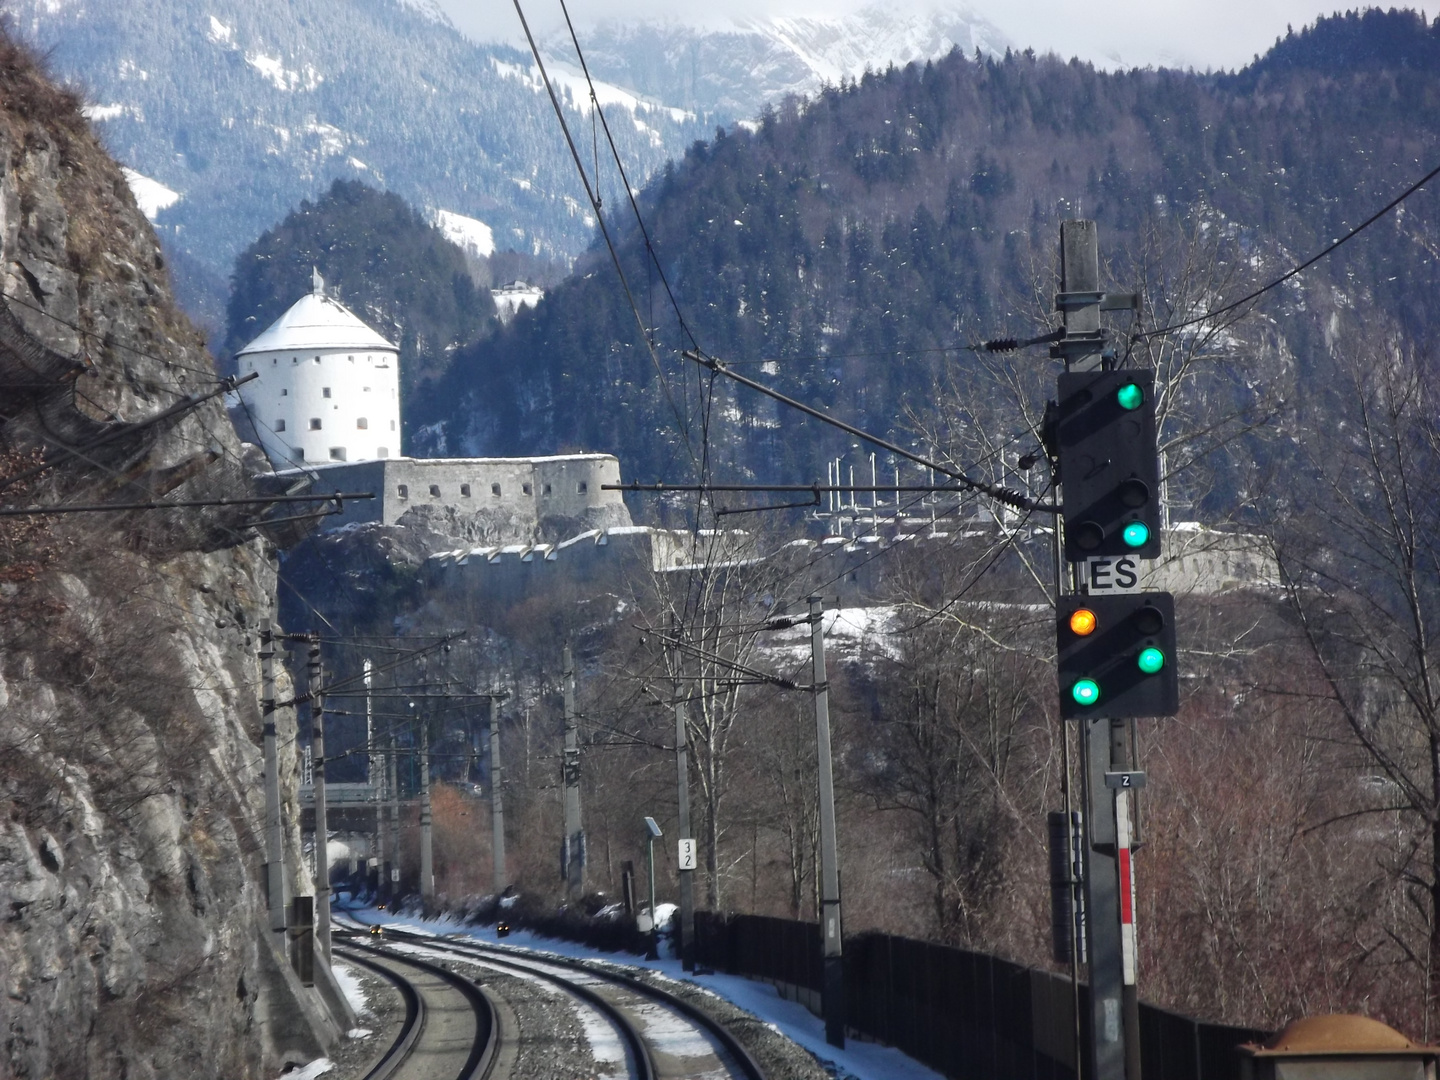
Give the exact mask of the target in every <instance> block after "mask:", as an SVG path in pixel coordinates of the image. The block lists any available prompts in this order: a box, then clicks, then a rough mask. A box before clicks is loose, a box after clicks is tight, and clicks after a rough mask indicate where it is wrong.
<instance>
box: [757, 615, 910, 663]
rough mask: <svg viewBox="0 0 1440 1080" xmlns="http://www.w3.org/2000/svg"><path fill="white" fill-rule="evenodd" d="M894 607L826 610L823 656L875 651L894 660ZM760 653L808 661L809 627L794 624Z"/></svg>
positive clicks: (773, 638)
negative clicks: (824, 653)
mask: <svg viewBox="0 0 1440 1080" xmlns="http://www.w3.org/2000/svg"><path fill="white" fill-rule="evenodd" d="M895 615H896V608H895V606H894V605H893V604H877V605H876V606H874V607H847V608H836V609H834V610H831V611H826V612H825V615H824V625H825V648H826V651H827V653H829V652H834V653H835V654H840V653H844V654H846V655H855V654H857V653H861V652H878V653H881V654H883V655H885V656H889V657H891V658H895V657H897V656H898V650H897V649H896V647H895V641H894V637H893V634H894V625H895ZM761 651H762V652H764V653H767V654H769V655H771V656H775V657H777V658H783V659H786V660H789V661H792V662H794V663H800V662H803V661H806V660H809V659H810V624H809V623H808V622H797V623H796V624H795V625H794V626H791V627H788V628H787V629H785V630H779V631H776V632H775V633H774V634H772V635H769V640H767V641H764V642H763V643H762V644H761Z"/></svg>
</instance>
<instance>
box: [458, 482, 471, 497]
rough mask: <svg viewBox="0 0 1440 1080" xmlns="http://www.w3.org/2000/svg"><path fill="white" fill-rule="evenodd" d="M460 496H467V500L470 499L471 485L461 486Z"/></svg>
mask: <svg viewBox="0 0 1440 1080" xmlns="http://www.w3.org/2000/svg"><path fill="white" fill-rule="evenodd" d="M460 494H461V495H463V496H465V498H467V499H468V498H469V497H470V485H469V484H461V485H460Z"/></svg>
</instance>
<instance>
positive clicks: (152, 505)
mask: <svg viewBox="0 0 1440 1080" xmlns="http://www.w3.org/2000/svg"><path fill="white" fill-rule="evenodd" d="M373 498H375V493H374V492H371V491H349V492H339V491H337V492H335V493H334V494H331V495H266V496H261V497H258V498H249V499H177V500H175V501H173V502H166V501H165V500H163V499H160V500H155V501H152V502H143V503H98V504H95V505H90V506H70V505H61V506H27V507H3V508H0V517H39V516H44V515H48V514H96V513H112V512H116V511H121V510H175V509H179V508H181V507H201V506H255V505H265V506H270V505H273V504H275V503H294V502H333V503H336V504H337V505H338V506H339V507H340V509H339V510H338V511H337V512H343V510H344V500H346V499H373ZM304 516H306V517H313V516H315V515H313V514H306V515H304ZM280 520H285V521H288V520H290V519H289V518H284V519H280ZM274 523H275V522H274V521H273V520H264V519H262V520H261V521H260V522H258V524H266V525H270V524H274Z"/></svg>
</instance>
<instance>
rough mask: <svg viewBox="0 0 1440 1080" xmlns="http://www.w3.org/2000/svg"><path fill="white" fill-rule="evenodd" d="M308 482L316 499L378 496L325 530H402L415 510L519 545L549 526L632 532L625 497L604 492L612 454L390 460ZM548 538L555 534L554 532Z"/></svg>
mask: <svg viewBox="0 0 1440 1080" xmlns="http://www.w3.org/2000/svg"><path fill="white" fill-rule="evenodd" d="M283 475H286V476H290V475H293V476H295V477H296V478H297V479H298V478H300V477H302V476H304V475H307V473H302V472H301V471H300V470H286V471H285V472H284V473H283ZM308 475H311V476H314V477H315V478H316V479H315V481H314V484H313V490H315V491H367V492H373V493H374V494H375V496H376V497H375V498H374V499H372V500H363V501H353V502H350V503H347V504H346V505H345V512H344V514H343V515H339V516H336V517H333V518H330V519H328V520H327V521H326V523H325V524H326V527H327V528H340V527H342V526H345V525H351V524H358V523H362V522H380V523H381V524H384V525H397V524H401V523H402V520H403V519H404V518H405V516H406V515H407V514H409V513H411V512H412V511H416V510H420V511H422V512H423V513H424V515H428V516H430V517H431V518H432V519H436V518H437V515H438V516H446V515H448V516H449V517H451V518H456V517H459V518H463V517H466V516H476V517H479V518H481V519H484V520H485V521H487V522H490V523H493V524H494V526H495V530H498V531H497V535H498V536H501V537H503V538H505V539H510V540H517V541H518V540H522V539H529V538H534V537H538V536H539V535H540V534H541V533H543V532H546V531H547V523H550V522H554V523H560V522H564V523H570V524H571V525H572V526H573V525H575V524H580V523H583V524H580V527H581V528H584V527H585V526H586V525H595V526H604V527H610V526H617V525H628V524H630V514H629V511H628V510H627V509H626V507H625V500H624V498H623V496H622V495H621V494H620V492H618V491H604V490H602V485H604V484H618V483H619V482H620V462H619V460H618V459H617V458H615V457H614V456H613V455H611V454H566V455H561V456H556V457H538V458H391V459H389V460H385V461H365V462H351V463H346V464H332V465H324V466H320V467H318V468H315V469H313V470H308ZM422 516H423V515H422ZM437 531H441V532H443V531H444V529H443V528H442V529H438V530H437ZM548 531H550V532H551V533H552V534H553V533H554V532H555V529H554V528H553V527H552V528H549V529H548ZM571 531H574V529H573V528H572V530H571ZM563 534H564V532H563V530H562V535H563Z"/></svg>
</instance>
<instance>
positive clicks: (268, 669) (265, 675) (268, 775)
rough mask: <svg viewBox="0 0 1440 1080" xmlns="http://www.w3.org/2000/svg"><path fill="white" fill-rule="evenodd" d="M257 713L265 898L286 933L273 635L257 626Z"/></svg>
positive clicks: (273, 923)
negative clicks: (261, 761) (262, 767)
mask: <svg viewBox="0 0 1440 1080" xmlns="http://www.w3.org/2000/svg"><path fill="white" fill-rule="evenodd" d="M260 682H261V691H260V692H261V700H260V714H261V722H262V725H263V728H262V737H263V740H264V753H265V896H266V906H267V907H268V908H269V912H270V929H271V930H274V931H276V932H277V933H284V932H285V908H286V900H285V847H284V830H283V822H282V817H281V806H280V753H279V749H278V740H277V738H276V733H275V633H274V630H273V629H272V628H271V625H270V620H269V619H264V620H262V621H261V623H260Z"/></svg>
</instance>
